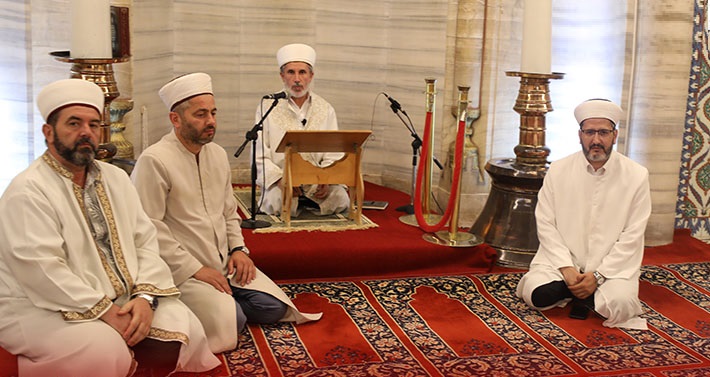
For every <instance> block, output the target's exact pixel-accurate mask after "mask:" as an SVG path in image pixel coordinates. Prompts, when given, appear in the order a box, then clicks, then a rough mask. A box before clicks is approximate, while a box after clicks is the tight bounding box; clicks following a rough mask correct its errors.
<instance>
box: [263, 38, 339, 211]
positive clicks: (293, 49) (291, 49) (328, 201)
mask: <svg viewBox="0 0 710 377" xmlns="http://www.w3.org/2000/svg"><path fill="white" fill-rule="evenodd" d="M276 60H277V62H278V65H279V68H280V75H281V80H282V81H283V84H284V91H285V93H286V94H287V99H286V100H285V101H283V102H279V103H278V104H277V105H276V107H274V108H273V110H272V111H271V112H270V113H269V115H268V116H267V117H266V119H264V123H263V127H262V128H263V129H262V131H260V132H259V139H258V140H257V143H256V170H257V180H256V183H257V185H259V186H260V187H261V190H262V193H263V194H262V204H261V210H262V211H264V212H265V213H268V214H270V215H281V206H282V200H283V192H282V187H281V177H282V176H283V168H284V154H283V153H277V152H276V148H277V147H278V146H279V143H280V142H281V139H282V138H283V136H284V134H285V133H286V131H289V130H337V129H338V120H337V118H336V116H335V110H334V109H333V106H331V105H330V103H328V102H327V101H326V100H324V99H323V98H322V97H320V96H319V95H317V94H315V93H313V92H312V91H311V85H312V80H313V75H314V72H313V68H314V66H315V62H316V52H315V50H313V48H312V47H310V46H308V45H305V44H300V43H294V44H289V45H286V46H283V47H281V48H280V49H279V50H278V52H277V53H276ZM264 107H265V104H264V101H263V100H262V102H261V103H260V104H259V106H258V107H257V109H256V117H255V119H256V121H255V124H258V122H259V121H260V120H261V118H262V114H264V113H266V111H267V109H265V108H264ZM267 108H268V107H267ZM300 155H301V157H303V158H304V159H305V160H306V161H308V162H310V163H311V164H313V165H315V166H318V167H327V166H330V165H331V164H333V163H334V162H335V161H338V160H339V159H341V158H343V154H342V153H301V154H300ZM293 195H294V196H295V197H298V196H302V197H304V198H307V199H309V200H310V201H312V202H313V203H315V204H317V205H318V207H319V211H318V212H317V214H320V215H330V214H333V213H340V212H343V211H346V210H347V209H348V208H349V207H350V197H349V196H348V192H347V190H346V189H345V186H343V185H304V186H303V187H294V190H293ZM298 204H299V201H298V200H292V201H291V216H297V215H298V212H299V209H298Z"/></svg>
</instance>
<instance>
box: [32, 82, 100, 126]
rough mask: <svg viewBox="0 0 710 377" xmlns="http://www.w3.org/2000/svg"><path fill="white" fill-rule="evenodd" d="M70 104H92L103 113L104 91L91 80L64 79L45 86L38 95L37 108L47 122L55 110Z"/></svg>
mask: <svg viewBox="0 0 710 377" xmlns="http://www.w3.org/2000/svg"><path fill="white" fill-rule="evenodd" d="M69 105H86V106H91V107H93V108H95V109H96V111H98V112H99V115H101V114H102V112H103V108H104V92H103V90H101V87H99V86H98V85H96V84H94V83H93V82H91V81H86V80H82V79H64V80H59V81H55V82H53V83H51V84H49V85H47V86H45V87H44V89H42V91H41V92H39V95H38V96H37V108H38V109H39V112H40V114H42V117H43V118H44V120H45V122H46V121H47V118H49V116H50V115H52V113H53V112H54V111H56V110H59V109H60V108H62V107H65V106H69Z"/></svg>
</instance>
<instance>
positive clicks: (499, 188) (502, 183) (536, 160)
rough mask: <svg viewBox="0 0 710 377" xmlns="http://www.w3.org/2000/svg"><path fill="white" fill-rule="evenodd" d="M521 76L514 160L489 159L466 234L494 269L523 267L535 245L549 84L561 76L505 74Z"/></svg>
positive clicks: (549, 108) (549, 107)
mask: <svg viewBox="0 0 710 377" xmlns="http://www.w3.org/2000/svg"><path fill="white" fill-rule="evenodd" d="M506 75H508V76H513V77H520V90H519V91H518V97H517V99H516V101H515V106H514V107H513V109H514V110H515V111H516V112H517V113H519V114H520V137H519V144H518V145H517V146H515V148H514V152H515V155H516V158H514V159H513V158H500V159H491V160H490V161H488V162H487V163H486V171H487V172H488V174H489V175H490V176H491V179H492V183H491V192H490V194H489V196H488V200H487V201H486V204H485V206H484V207H483V210H482V211H481V214H480V215H479V216H478V219H477V220H476V222H475V223H474V224H473V226H472V227H471V229H470V233H473V234H476V235H478V236H479V237H481V238H482V239H483V240H484V242H486V243H487V244H489V245H490V246H491V247H493V248H494V249H496V251H497V252H498V256H499V258H498V264H500V265H502V266H507V267H516V268H528V267H529V266H530V261H531V260H532V258H533V257H534V256H535V253H536V252H537V248H538V246H539V244H540V243H539V241H538V239H537V225H536V224H535V206H536V205H537V193H538V192H539V191H540V188H541V187H542V181H543V178H544V177H545V174H546V173H547V168H548V162H547V157H548V156H549V155H550V150H549V148H547V147H546V146H545V114H546V113H548V112H550V111H552V110H553V109H552V104H551V102H550V91H549V83H550V80H551V79H561V78H563V77H564V74H563V73H554V72H553V73H550V74H541V73H525V72H506Z"/></svg>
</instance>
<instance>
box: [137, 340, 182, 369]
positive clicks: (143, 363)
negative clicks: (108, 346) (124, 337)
mask: <svg viewBox="0 0 710 377" xmlns="http://www.w3.org/2000/svg"><path fill="white" fill-rule="evenodd" d="M181 346H182V343H180V342H178V341H169V342H163V341H160V340H155V339H150V338H145V339H143V340H142V341H140V342H139V343H138V344H136V345H135V346H133V347H132V348H133V352H134V353H135V359H136V361H137V362H138V369H141V370H150V371H151V372H152V374H153V375H159V376H167V375H168V374H169V373H170V372H172V371H173V370H175V367H176V366H177V361H178V356H179V355H180V347H181Z"/></svg>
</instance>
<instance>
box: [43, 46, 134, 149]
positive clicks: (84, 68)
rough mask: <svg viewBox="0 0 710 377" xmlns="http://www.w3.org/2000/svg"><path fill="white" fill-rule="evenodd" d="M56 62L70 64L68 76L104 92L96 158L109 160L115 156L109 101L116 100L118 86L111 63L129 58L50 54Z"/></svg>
mask: <svg viewBox="0 0 710 377" xmlns="http://www.w3.org/2000/svg"><path fill="white" fill-rule="evenodd" d="M50 55H52V56H54V58H55V59H56V60H58V61H61V62H65V63H72V66H71V70H70V76H69V77H71V78H78V79H82V80H87V81H91V82H93V83H95V84H96V85H98V86H99V87H100V88H101V90H103V92H104V108H103V112H102V114H101V117H102V125H101V135H100V137H99V148H98V150H97V151H96V158H98V159H110V158H112V157H113V156H114V155H115V154H116V146H115V145H113V144H112V143H111V101H113V100H114V99H116V98H118V96H119V95H120V93H119V92H118V85H117V84H116V79H115V77H114V75H113V63H122V62H125V61H128V59H129V57H127V56H125V57H120V58H72V57H71V56H70V55H69V51H56V52H52V53H50Z"/></svg>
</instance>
